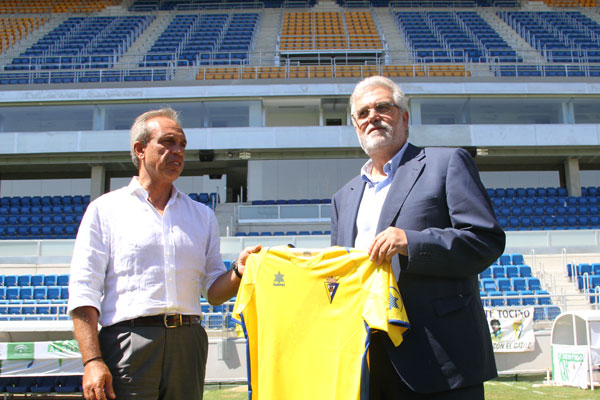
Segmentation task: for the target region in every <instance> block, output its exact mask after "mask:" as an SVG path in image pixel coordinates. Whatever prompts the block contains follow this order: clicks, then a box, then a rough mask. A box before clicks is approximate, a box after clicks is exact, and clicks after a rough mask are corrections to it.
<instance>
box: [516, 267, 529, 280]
mask: <svg viewBox="0 0 600 400" xmlns="http://www.w3.org/2000/svg"><path fill="white" fill-rule="evenodd" d="M517 268H518V269H519V276H520V277H521V278H528V277H530V276H531V267H530V266H529V265H518V266H517Z"/></svg>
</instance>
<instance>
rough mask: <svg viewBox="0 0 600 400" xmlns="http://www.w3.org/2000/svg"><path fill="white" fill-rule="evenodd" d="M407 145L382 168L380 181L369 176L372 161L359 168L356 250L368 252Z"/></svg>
mask: <svg viewBox="0 0 600 400" xmlns="http://www.w3.org/2000/svg"><path fill="white" fill-rule="evenodd" d="M407 143H408V142H406V143H404V146H402V148H401V149H400V150H399V151H398V152H397V153H396V155H394V157H392V159H391V160H390V161H388V162H387V163H385V165H384V166H383V172H385V174H386V177H385V179H382V180H380V181H374V180H373V177H372V175H371V171H372V170H373V161H372V160H370V159H369V160H368V161H367V162H366V163H365V164H364V165H363V167H362V168H361V177H362V179H363V181H365V188H364V190H363V195H362V198H361V200H360V206H359V208H358V215H357V216H356V239H355V240H354V247H355V248H357V249H361V250H369V246H370V245H371V243H373V240H374V239H375V235H376V234H377V225H378V224H379V216H380V215H381V209H382V208H383V203H384V202H385V199H386V197H387V194H388V191H389V190H390V185H391V184H392V181H393V180H394V176H395V175H396V171H397V170H398V167H399V166H400V161H401V159H402V156H403V155H404V151H405V150H406V147H407ZM394 273H395V274H396V276H398V274H399V273H400V271H394Z"/></svg>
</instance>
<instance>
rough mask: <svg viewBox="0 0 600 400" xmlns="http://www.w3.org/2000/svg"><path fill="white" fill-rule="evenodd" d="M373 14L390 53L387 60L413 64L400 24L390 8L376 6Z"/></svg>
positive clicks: (388, 61) (390, 62)
mask: <svg viewBox="0 0 600 400" xmlns="http://www.w3.org/2000/svg"><path fill="white" fill-rule="evenodd" d="M373 14H374V17H375V19H376V21H375V23H376V24H377V28H378V29H379V30H380V33H381V35H382V37H383V39H384V42H385V44H386V47H387V49H386V50H387V51H388V55H389V56H388V57H387V60H386V61H387V63H388V64H393V65H401V64H412V60H411V57H410V55H409V53H408V49H407V47H406V43H405V41H404V37H403V36H402V34H401V33H400V29H399V28H398V24H397V23H396V21H395V20H394V16H393V15H392V13H391V12H390V10H389V9H388V8H385V7H376V8H374V9H373Z"/></svg>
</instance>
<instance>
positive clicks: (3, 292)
mask: <svg viewBox="0 0 600 400" xmlns="http://www.w3.org/2000/svg"><path fill="white" fill-rule="evenodd" d="M68 298H69V287H68V286H0V300H60V299H63V300H67V299H68Z"/></svg>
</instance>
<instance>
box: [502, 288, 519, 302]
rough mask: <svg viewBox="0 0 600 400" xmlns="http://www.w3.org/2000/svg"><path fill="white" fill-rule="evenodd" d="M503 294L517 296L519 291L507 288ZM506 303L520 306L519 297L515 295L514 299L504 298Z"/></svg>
mask: <svg viewBox="0 0 600 400" xmlns="http://www.w3.org/2000/svg"><path fill="white" fill-rule="evenodd" d="M504 295H505V296H518V295H519V293H518V292H517V291H515V290H508V291H506V292H504ZM506 305H507V306H520V305H521V299H520V298H517V297H515V298H514V299H506Z"/></svg>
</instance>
